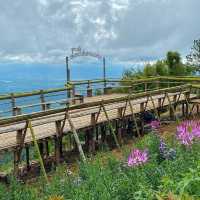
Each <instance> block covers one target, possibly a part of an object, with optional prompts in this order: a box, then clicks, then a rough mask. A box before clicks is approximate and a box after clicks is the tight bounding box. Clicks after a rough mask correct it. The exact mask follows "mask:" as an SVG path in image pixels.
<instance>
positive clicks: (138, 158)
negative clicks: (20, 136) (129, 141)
mask: <svg viewBox="0 0 200 200" xmlns="http://www.w3.org/2000/svg"><path fill="white" fill-rule="evenodd" d="M147 161H148V151H147V150H144V151H142V150H139V149H134V150H133V151H132V152H131V153H130V155H129V157H128V161H127V164H128V166H129V167H134V166H138V165H142V164H144V163H146V162H147Z"/></svg>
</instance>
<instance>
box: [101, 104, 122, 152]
mask: <svg viewBox="0 0 200 200" xmlns="http://www.w3.org/2000/svg"><path fill="white" fill-rule="evenodd" d="M101 106H102V108H103V111H104V113H105V116H106V119H107V122H108V126H109V128H110V130H111V133H112V135H113V138H114V140H115V144H116V145H117V147H118V148H120V145H119V142H118V140H117V137H116V135H115V131H114V129H113V127H112V124H111V122H110V119H109V116H108V113H107V111H106V108H105V106H104V104H103V101H102V103H101Z"/></svg>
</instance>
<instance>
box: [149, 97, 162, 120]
mask: <svg viewBox="0 0 200 200" xmlns="http://www.w3.org/2000/svg"><path fill="white" fill-rule="evenodd" d="M149 97H150V100H151V102H152V105H153V109H154V112H155V114H156V116H157V118H158V120H159V121H160V116H159V114H158V110H157V108H156V105H155V102H154V99H153V97H152V96H151V95H150V96H149Z"/></svg>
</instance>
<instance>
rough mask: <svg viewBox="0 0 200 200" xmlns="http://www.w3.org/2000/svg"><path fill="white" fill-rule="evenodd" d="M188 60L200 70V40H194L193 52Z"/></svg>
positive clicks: (188, 56)
mask: <svg viewBox="0 0 200 200" xmlns="http://www.w3.org/2000/svg"><path fill="white" fill-rule="evenodd" d="M186 58H187V61H188V63H189V64H190V65H192V66H195V67H197V69H198V70H200V39H198V40H194V43H193V47H192V48H191V52H190V54H189V55H187V56H186Z"/></svg>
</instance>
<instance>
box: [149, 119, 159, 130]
mask: <svg viewBox="0 0 200 200" xmlns="http://www.w3.org/2000/svg"><path fill="white" fill-rule="evenodd" d="M150 126H151V128H152V129H158V128H159V127H160V122H159V121H158V120H154V121H151V123H150Z"/></svg>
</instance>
